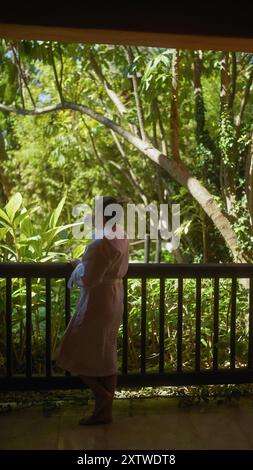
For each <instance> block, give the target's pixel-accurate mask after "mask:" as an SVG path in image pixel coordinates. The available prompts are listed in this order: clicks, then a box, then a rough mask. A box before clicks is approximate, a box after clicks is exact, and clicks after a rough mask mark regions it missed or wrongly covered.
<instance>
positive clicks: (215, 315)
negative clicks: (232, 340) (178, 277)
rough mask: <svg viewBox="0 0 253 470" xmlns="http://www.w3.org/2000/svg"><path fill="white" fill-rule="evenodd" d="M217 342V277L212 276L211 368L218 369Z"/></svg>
mask: <svg viewBox="0 0 253 470" xmlns="http://www.w3.org/2000/svg"><path fill="white" fill-rule="evenodd" d="M218 343H219V278H218V277H215V278H214V304H213V370H215V371H216V370H218Z"/></svg>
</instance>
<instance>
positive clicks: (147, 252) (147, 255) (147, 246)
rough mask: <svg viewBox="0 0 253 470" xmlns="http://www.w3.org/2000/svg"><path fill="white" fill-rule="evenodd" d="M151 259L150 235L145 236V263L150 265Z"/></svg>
mask: <svg viewBox="0 0 253 470" xmlns="http://www.w3.org/2000/svg"><path fill="white" fill-rule="evenodd" d="M149 259H150V235H149V234H146V235H145V240H144V263H149Z"/></svg>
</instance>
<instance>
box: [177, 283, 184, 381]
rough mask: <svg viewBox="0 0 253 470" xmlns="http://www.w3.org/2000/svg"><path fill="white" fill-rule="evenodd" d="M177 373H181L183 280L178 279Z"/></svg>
mask: <svg viewBox="0 0 253 470" xmlns="http://www.w3.org/2000/svg"><path fill="white" fill-rule="evenodd" d="M177 308H178V310H177V371H178V372H181V371H182V330H183V278H182V277H179V278H178V304H177Z"/></svg>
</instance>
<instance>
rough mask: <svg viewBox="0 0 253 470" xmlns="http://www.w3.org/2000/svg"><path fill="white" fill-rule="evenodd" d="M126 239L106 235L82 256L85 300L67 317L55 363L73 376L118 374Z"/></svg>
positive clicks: (126, 259) (125, 268)
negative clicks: (67, 320) (79, 307)
mask: <svg viewBox="0 0 253 470" xmlns="http://www.w3.org/2000/svg"><path fill="white" fill-rule="evenodd" d="M128 253H129V241H128V239H127V238H126V237H125V238H123V239H120V238H114V239H111V240H110V239H108V238H106V237H104V238H102V239H97V240H94V241H93V242H91V243H90V244H89V245H88V246H87V248H86V250H85V252H84V254H83V257H82V262H83V263H84V265H85V270H84V277H83V281H84V287H85V292H86V295H85V301H84V303H83V304H82V308H81V309H79V310H78V311H77V312H76V313H75V315H74V316H73V317H72V319H71V320H70V322H69V324H68V326H67V329H66V331H65V333H64V336H63V339H62V342H61V345H60V348H59V350H58V353H57V357H56V364H57V365H58V366H59V367H61V368H62V369H64V370H67V371H69V372H71V373H72V374H74V375H87V376H107V375H112V374H117V372H118V364H117V336H118V330H119V327H120V323H121V321H122V316H123V295H124V292H123V281H122V278H123V277H124V276H125V274H126V272H127V269H128Z"/></svg>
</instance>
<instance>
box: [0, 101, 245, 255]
mask: <svg viewBox="0 0 253 470" xmlns="http://www.w3.org/2000/svg"><path fill="white" fill-rule="evenodd" d="M0 109H2V110H3V111H7V112H14V113H16V114H20V115H23V116H25V115H30V116H36V115H37V116H38V115H43V114H45V113H48V112H54V111H59V110H67V109H71V110H73V111H78V112H80V113H82V114H86V115H87V116H90V117H91V118H92V119H95V120H96V121H98V122H99V123H101V124H103V125H104V126H105V127H107V128H109V129H112V130H113V131H115V132H117V134H119V135H121V136H122V137H123V138H124V139H125V140H126V141H128V142H129V143H130V144H132V145H134V146H135V148H137V149H138V150H139V151H140V152H141V153H143V154H144V155H146V156H147V157H148V158H149V159H150V160H152V161H153V162H154V163H156V164H157V165H160V166H161V167H162V168H164V170H166V171H167V173H169V174H170V176H171V177H172V178H174V179H175V180H176V181H177V182H178V183H179V184H180V185H182V186H183V187H185V188H187V190H188V191H189V192H190V194H191V195H192V196H193V198H194V199H195V200H196V201H197V202H198V204H200V205H201V207H202V208H203V209H204V211H205V212H206V214H207V215H208V216H209V217H210V219H211V220H212V221H213V223H214V224H215V226H216V227H217V229H218V230H219V231H220V233H221V235H222V236H223V238H224V240H225V242H226V243H227V245H228V247H229V248H230V250H231V251H232V253H233V256H234V258H235V259H236V260H237V261H239V262H245V259H246V261H247V262H249V259H248V258H245V254H244V253H240V252H238V240H237V237H236V234H235V233H234V231H233V229H232V227H231V224H230V222H229V220H228V218H227V216H226V214H224V213H223V212H222V211H221V209H220V208H219V206H218V205H217V203H216V201H215V199H214V197H213V196H212V194H210V193H209V191H208V190H207V189H206V188H205V187H204V186H203V185H202V184H201V183H200V181H199V180H198V179H196V178H194V177H193V176H192V175H191V174H190V173H189V172H188V170H187V168H186V167H185V166H184V165H183V164H182V162H180V163H178V162H176V161H175V160H173V159H169V158H167V156H166V155H164V154H162V153H161V152H160V151H159V150H158V149H156V148H155V147H154V146H153V145H152V144H151V143H150V142H145V141H143V140H142V139H140V138H139V137H137V136H135V135H133V134H131V133H130V132H129V131H127V130H126V129H124V128H123V127H122V126H120V125H118V124H115V123H114V122H113V121H112V120H111V119H109V118H107V117H106V116H103V115H101V114H100V113H98V112H96V111H94V110H92V109H90V108H88V107H87V106H84V105H81V104H78V103H72V102H64V103H61V104H58V105H55V106H47V107H45V108H35V109H33V110H20V109H17V108H11V107H9V106H6V105H3V104H0Z"/></svg>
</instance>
